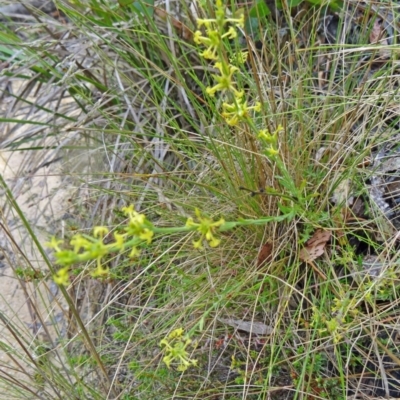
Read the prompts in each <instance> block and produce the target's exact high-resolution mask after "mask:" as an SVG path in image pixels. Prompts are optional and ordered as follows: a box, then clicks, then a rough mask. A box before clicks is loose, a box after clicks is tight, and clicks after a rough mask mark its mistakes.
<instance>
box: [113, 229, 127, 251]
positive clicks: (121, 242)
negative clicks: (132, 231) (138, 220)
mask: <svg viewBox="0 0 400 400" xmlns="http://www.w3.org/2000/svg"><path fill="white" fill-rule="evenodd" d="M114 240H115V242H114V244H113V245H114V246H115V247H116V248H117V249H118V250H123V249H124V247H125V236H124V235H120V234H119V233H117V232H114Z"/></svg>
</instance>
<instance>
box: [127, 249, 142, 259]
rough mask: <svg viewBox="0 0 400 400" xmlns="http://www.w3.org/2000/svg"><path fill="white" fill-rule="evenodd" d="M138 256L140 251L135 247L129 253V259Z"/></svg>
mask: <svg viewBox="0 0 400 400" xmlns="http://www.w3.org/2000/svg"><path fill="white" fill-rule="evenodd" d="M139 255H140V250H139V249H138V248H137V247H132V250H131V252H130V253H129V258H135V257H138V256H139Z"/></svg>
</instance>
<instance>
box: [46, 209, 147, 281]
mask: <svg viewBox="0 0 400 400" xmlns="http://www.w3.org/2000/svg"><path fill="white" fill-rule="evenodd" d="M122 211H123V212H124V213H125V215H126V216H127V217H128V224H127V225H126V227H125V228H124V231H125V232H124V233H117V232H114V233H113V236H114V240H113V241H112V242H111V243H109V244H105V243H104V238H105V236H106V235H108V234H109V230H108V228H106V227H105V226H97V227H95V228H94V230H93V236H87V235H80V234H77V235H75V236H73V238H72V239H71V241H70V245H71V246H72V250H62V249H61V248H60V244H61V243H63V241H62V240H57V239H56V238H54V237H53V238H52V239H51V241H50V242H49V243H47V246H48V247H51V248H52V249H53V250H55V257H56V260H57V264H60V265H63V266H64V267H62V268H61V269H59V270H58V271H57V272H56V273H55V274H54V276H53V279H54V282H55V283H57V284H58V285H64V286H67V285H68V284H69V270H70V266H71V265H72V264H75V263H78V262H82V261H89V260H96V269H95V270H94V271H93V272H92V274H91V275H92V276H93V277H99V276H104V275H107V274H108V272H109V271H108V267H106V266H104V265H103V263H102V259H103V258H104V256H106V255H107V254H110V253H113V252H120V251H122V250H123V249H124V248H125V247H126V246H128V243H127V242H128V241H129V247H130V248H131V249H132V250H131V252H130V257H132V258H133V257H135V256H137V255H139V253H140V251H139V249H138V248H137V245H136V244H139V243H140V242H141V241H143V240H145V241H146V242H147V243H148V244H150V243H151V240H152V238H153V235H154V231H153V230H154V226H153V225H152V224H151V223H150V222H149V221H148V220H147V218H146V216H145V215H144V214H139V213H138V212H136V211H135V210H134V208H133V206H132V205H131V206H129V207H124V208H123V209H122Z"/></svg>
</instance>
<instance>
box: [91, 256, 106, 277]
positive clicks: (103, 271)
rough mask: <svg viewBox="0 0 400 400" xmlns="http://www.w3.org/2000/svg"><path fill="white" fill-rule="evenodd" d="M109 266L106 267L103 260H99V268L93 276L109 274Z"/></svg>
mask: <svg viewBox="0 0 400 400" xmlns="http://www.w3.org/2000/svg"><path fill="white" fill-rule="evenodd" d="M109 270H110V269H109V268H108V267H105V266H103V265H102V264H101V260H100V259H98V260H97V268H96V269H95V270H94V271H93V272H92V273H91V275H92V277H93V278H97V277H99V276H103V275H107V274H108V272H109Z"/></svg>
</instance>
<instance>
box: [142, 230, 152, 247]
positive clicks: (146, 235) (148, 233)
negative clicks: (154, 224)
mask: <svg viewBox="0 0 400 400" xmlns="http://www.w3.org/2000/svg"><path fill="white" fill-rule="evenodd" d="M153 236H154V232H153V231H150V230H148V229H143V231H142V232H140V233H139V237H140V239H143V240H146V241H147V244H150V243H151V239H152V238H153Z"/></svg>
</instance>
